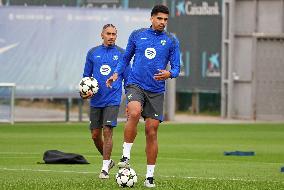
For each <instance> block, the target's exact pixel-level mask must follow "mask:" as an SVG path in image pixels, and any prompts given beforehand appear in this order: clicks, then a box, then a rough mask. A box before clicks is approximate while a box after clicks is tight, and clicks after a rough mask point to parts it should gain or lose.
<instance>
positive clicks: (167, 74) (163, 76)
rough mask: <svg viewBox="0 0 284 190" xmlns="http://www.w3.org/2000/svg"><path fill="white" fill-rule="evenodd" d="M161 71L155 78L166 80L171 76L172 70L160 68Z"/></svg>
mask: <svg viewBox="0 0 284 190" xmlns="http://www.w3.org/2000/svg"><path fill="white" fill-rule="evenodd" d="M158 71H159V73H157V74H155V75H154V79H155V80H166V79H168V78H170V77H171V72H170V71H167V70H160V69H158Z"/></svg>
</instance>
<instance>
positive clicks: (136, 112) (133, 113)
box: [128, 109, 141, 119]
mask: <svg viewBox="0 0 284 190" xmlns="http://www.w3.org/2000/svg"><path fill="white" fill-rule="evenodd" d="M140 116H141V111H140V110H138V109H134V110H128V117H130V118H135V119H140Z"/></svg>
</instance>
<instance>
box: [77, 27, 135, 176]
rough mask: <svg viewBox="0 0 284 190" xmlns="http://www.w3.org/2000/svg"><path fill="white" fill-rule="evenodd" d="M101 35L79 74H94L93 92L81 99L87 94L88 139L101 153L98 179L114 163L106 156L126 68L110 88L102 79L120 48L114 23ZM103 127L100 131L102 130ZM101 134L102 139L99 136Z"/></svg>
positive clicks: (120, 53)
mask: <svg viewBox="0 0 284 190" xmlns="http://www.w3.org/2000/svg"><path fill="white" fill-rule="evenodd" d="M101 37H102V39H103V44H102V45H99V46H97V47H94V48H92V49H91V50H89V52H88V54H87V57H86V63H85V68H84V73H83V77H91V76H92V77H94V78H95V79H97V81H98V83H99V91H98V92H97V93H96V94H94V95H93V94H92V93H89V94H88V95H86V96H83V95H81V97H82V98H83V99H87V98H90V97H91V101H90V130H91V134H92V139H93V141H94V144H95V145H96V147H97V149H98V151H99V152H100V153H101V155H102V156H103V166H102V170H101V173H100V175H99V178H101V179H108V178H109V174H108V173H109V169H111V168H112V167H113V166H114V161H113V160H112V159H110V156H111V152H112V144H113V143H112V133H113V127H115V126H116V124H117V116H118V111H119V105H120V101H121V95H122V80H124V83H126V81H127V73H128V70H129V69H128V68H127V69H126V70H125V72H123V73H121V75H120V76H119V77H118V80H117V81H115V82H114V85H113V86H112V88H108V87H107V86H106V83H105V81H106V80H107V79H108V78H109V77H110V76H111V75H112V74H113V72H114V69H115V68H116V66H117V64H118V62H119V60H121V59H122V56H123V53H124V50H123V49H122V48H120V47H118V46H117V45H115V40H116V37H117V30H116V28H115V26H114V25H112V24H106V25H104V27H103V30H102V33H101ZM102 129H103V130H102ZM102 136H103V137H104V138H102Z"/></svg>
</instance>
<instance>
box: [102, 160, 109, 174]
mask: <svg viewBox="0 0 284 190" xmlns="http://www.w3.org/2000/svg"><path fill="white" fill-rule="evenodd" d="M109 164H110V160H103V167H102V170H105V171H106V172H107V173H108V166H109Z"/></svg>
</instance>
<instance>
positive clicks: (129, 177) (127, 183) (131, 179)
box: [115, 168, 137, 187]
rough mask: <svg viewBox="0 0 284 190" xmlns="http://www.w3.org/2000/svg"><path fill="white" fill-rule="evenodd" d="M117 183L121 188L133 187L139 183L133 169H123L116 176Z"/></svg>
mask: <svg viewBox="0 0 284 190" xmlns="http://www.w3.org/2000/svg"><path fill="white" fill-rule="evenodd" d="M115 181H116V183H117V184H118V185H119V187H133V186H134V184H135V183H136V182H137V175H136V172H135V171H134V170H133V169H132V168H129V169H128V168H122V169H120V170H119V171H118V173H117V174H116V176H115Z"/></svg>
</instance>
